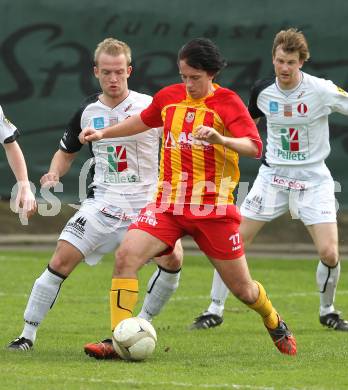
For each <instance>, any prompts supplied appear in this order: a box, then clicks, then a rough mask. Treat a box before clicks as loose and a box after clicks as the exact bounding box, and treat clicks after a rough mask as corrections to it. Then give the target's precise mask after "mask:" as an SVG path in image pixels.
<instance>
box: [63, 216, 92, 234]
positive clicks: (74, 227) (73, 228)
mask: <svg viewBox="0 0 348 390" xmlns="http://www.w3.org/2000/svg"><path fill="white" fill-rule="evenodd" d="M86 222H87V219H86V218H84V217H78V218H77V219H76V220H75V221H73V222H68V223H67V225H66V227H65V228H64V231H65V232H67V233H71V234H73V235H74V236H76V237H78V238H82V237H83V235H84V233H85V225H86Z"/></svg>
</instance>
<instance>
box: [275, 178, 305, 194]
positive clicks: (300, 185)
mask: <svg viewBox="0 0 348 390" xmlns="http://www.w3.org/2000/svg"><path fill="white" fill-rule="evenodd" d="M272 185H274V186H276V187H281V188H284V189H287V190H295V191H304V190H305V189H306V188H307V186H306V182H305V181H302V180H297V179H292V178H289V177H284V176H278V175H274V176H273V178H272Z"/></svg>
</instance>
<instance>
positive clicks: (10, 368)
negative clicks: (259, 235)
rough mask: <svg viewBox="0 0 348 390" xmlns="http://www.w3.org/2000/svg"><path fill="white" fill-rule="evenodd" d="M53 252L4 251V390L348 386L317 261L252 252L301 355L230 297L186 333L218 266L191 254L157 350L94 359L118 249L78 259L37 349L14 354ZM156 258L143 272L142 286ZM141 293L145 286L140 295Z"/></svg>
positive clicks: (105, 332) (162, 320) (0, 358)
mask: <svg viewBox="0 0 348 390" xmlns="http://www.w3.org/2000/svg"><path fill="white" fill-rule="evenodd" d="M49 257H50V254H49V253H43V252H0V269H1V285H0V321H1V333H0V338H1V345H2V348H1V352H0V389H26V390H27V389H35V390H37V389H155V390H156V389H168V390H171V389H250V390H254V389H255V390H266V389H267V390H271V389H292V390H295V389H303V390H304V389H316V390H318V389H347V388H348V378H347V374H346V365H347V361H348V354H347V345H348V343H347V340H348V334H344V333H339V332H335V331H330V330H328V329H324V328H323V327H321V325H320V324H319V321H318V297H317V294H316V285H315V269H316V264H317V261H315V260H313V261H301V260H276V259H250V260H249V264H250V268H251V271H252V274H253V277H254V278H255V279H259V280H260V281H262V283H263V284H264V286H265V287H266V289H267V291H268V293H269V296H270V297H271V299H272V301H273V303H274V305H275V306H276V307H277V308H278V310H279V311H280V313H281V314H282V316H283V317H284V318H285V319H286V321H287V323H288V325H289V326H290V327H291V329H292V330H293V332H294V333H295V335H296V337H297V344H298V355H297V356H296V357H289V356H284V355H281V354H280V353H279V352H278V351H277V350H276V348H275V347H274V346H273V345H272V341H271V339H270V337H269V335H268V334H267V332H266V331H265V329H264V327H263V325H262V322H261V320H260V318H259V317H258V315H257V314H255V313H254V312H252V311H250V310H248V309H247V308H246V307H245V306H244V305H242V304H241V303H239V302H237V301H236V300H235V299H234V298H233V297H229V299H228V301H227V305H226V312H225V321H224V323H223V325H222V326H221V327H218V328H216V329H211V330H204V331H189V330H188V326H189V325H190V324H191V322H192V320H193V318H194V317H195V316H196V315H198V314H199V313H200V312H201V311H202V310H203V309H205V308H206V306H207V304H208V302H209V293H210V283H211V276H212V268H211V266H210V265H209V263H208V261H207V260H206V259H205V258H203V257H198V256H197V257H190V256H186V257H185V265H184V269H183V273H182V280H181V285H180V287H179V289H178V291H177V292H176V294H175V295H174V297H173V299H172V300H171V301H170V302H169V304H168V305H167V306H166V308H165V310H164V311H163V313H161V315H160V316H159V317H158V318H156V319H155V320H154V326H155V328H156V330H157V334H158V344H157V348H156V351H155V353H154V354H153V355H152V356H151V358H150V359H149V360H147V361H145V362H140V363H129V362H123V361H96V360H94V359H91V358H89V357H88V356H86V355H85V354H84V352H83V345H84V344H85V343H86V342H90V341H97V340H100V339H102V338H105V337H106V336H109V304H108V289H109V285H110V276H111V269H112V262H113V259H112V256H107V257H105V258H104V261H103V262H102V263H101V264H100V265H98V266H96V267H93V268H90V267H88V266H86V265H84V264H83V265H81V266H80V267H78V268H77V269H76V271H75V272H74V273H73V274H72V275H71V276H70V277H69V278H68V279H67V280H66V281H65V282H64V285H63V287H62V290H61V294H60V297H59V299H58V302H57V303H56V305H55V306H54V308H53V310H52V311H51V312H50V313H49V315H48V316H47V318H46V320H45V321H44V322H43V324H42V325H41V328H40V330H39V332H38V337H37V342H36V344H35V350H34V351H30V352H25V353H21V352H10V351H7V350H6V348H5V347H6V344H7V343H8V342H9V341H10V340H11V339H13V338H14V337H16V336H18V335H19V333H20V332H21V330H22V324H23V320H22V317H23V310H24V307H25V304H26V301H27V297H28V293H29V292H30V289H31V287H32V284H33V281H34V279H35V278H36V277H37V276H38V275H39V274H40V273H41V272H42V270H43V268H44V267H45V265H46V264H47V262H48V260H49ZM347 268H348V267H347V264H346V263H343V266H342V273H341V282H340V286H339V291H338V293H337V297H336V304H337V307H338V308H340V309H341V310H343V311H344V312H345V314H346V315H348V300H347V296H348V271H347ZM153 269H154V265H148V266H146V267H145V268H144V269H143V270H142V271H141V275H140V281H141V290H142V293H143V292H144V289H145V286H146V283H147V279H148V277H149V276H150V274H151V273H152V272H153ZM142 295H143V294H142Z"/></svg>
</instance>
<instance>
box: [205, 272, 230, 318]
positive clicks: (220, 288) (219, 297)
mask: <svg viewBox="0 0 348 390" xmlns="http://www.w3.org/2000/svg"><path fill="white" fill-rule="evenodd" d="M229 292H230V290H229V289H228V288H227V287H226V285H225V283H224V282H223V281H222V279H221V276H220V275H219V273H218V272H217V271H216V270H214V277H213V284H212V286H211V292H210V297H211V304H210V306H209V307H208V312H209V313H212V314H216V315H218V316H220V317H222V316H223V314H224V309H225V301H226V299H227V296H228V294H229Z"/></svg>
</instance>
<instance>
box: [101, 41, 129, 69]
mask: <svg viewBox="0 0 348 390" xmlns="http://www.w3.org/2000/svg"><path fill="white" fill-rule="evenodd" d="M101 53H106V54H109V55H111V56H118V55H120V54H124V55H125V56H126V59H127V65H130V64H131V62H132V52H131V49H130V47H129V46H128V45H127V44H126V43H125V42H122V41H119V40H118V39H115V38H106V39H104V40H103V41H102V42H100V43H99V44H98V46H97V48H96V49H95V52H94V63H95V65H96V66H98V58H99V56H100V54H101Z"/></svg>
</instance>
